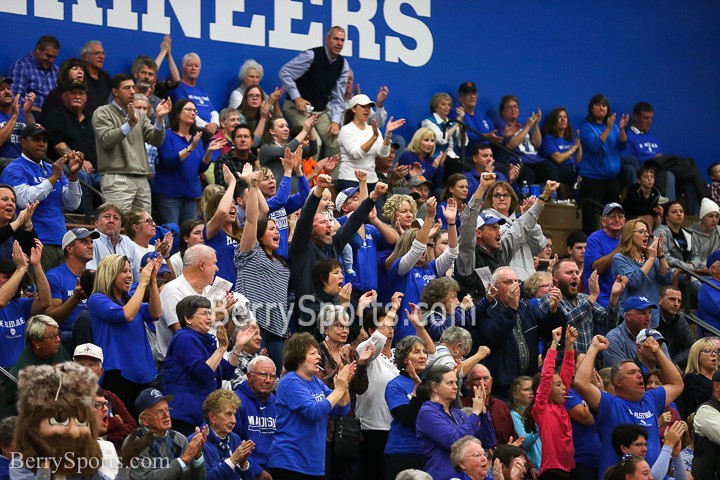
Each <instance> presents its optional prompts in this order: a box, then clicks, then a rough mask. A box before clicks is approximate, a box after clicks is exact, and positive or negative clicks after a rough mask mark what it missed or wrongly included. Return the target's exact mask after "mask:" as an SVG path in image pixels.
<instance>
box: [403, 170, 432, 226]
mask: <svg viewBox="0 0 720 480" xmlns="http://www.w3.org/2000/svg"><path fill="white" fill-rule="evenodd" d="M407 186H408V188H409V189H410V196H411V197H412V198H414V199H415V203H417V209H418V211H417V215H416V217H417V218H420V219H422V218H425V215H426V214H427V209H426V207H425V204H426V203H427V199H428V198H429V197H431V196H434V195H430V189H431V188H432V182H430V180H426V179H425V177H423V176H422V175H418V176H416V177H411V178H410V181H409V182H408V183H407Z"/></svg>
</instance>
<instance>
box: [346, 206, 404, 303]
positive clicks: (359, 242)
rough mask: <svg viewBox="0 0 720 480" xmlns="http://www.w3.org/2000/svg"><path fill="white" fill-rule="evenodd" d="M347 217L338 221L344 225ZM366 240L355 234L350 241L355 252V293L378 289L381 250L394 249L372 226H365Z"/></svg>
mask: <svg viewBox="0 0 720 480" xmlns="http://www.w3.org/2000/svg"><path fill="white" fill-rule="evenodd" d="M347 218H348V217H347V216H342V217H340V218H338V219H337V221H338V223H340V225H344V224H345V222H346V221H347ZM364 226H365V238H362V237H361V236H360V233H355V235H353V237H352V238H351V239H350V246H351V247H352V250H353V270H355V276H354V277H353V278H352V280H351V281H352V284H353V291H357V292H367V291H370V290H377V288H378V267H377V258H378V255H377V253H378V250H379V249H387V248H388V247H389V248H392V245H390V244H388V243H387V242H386V241H385V239H384V238H383V236H382V233H380V230H378V229H377V228H375V227H374V226H372V225H369V224H367V223H366V224H365V225H364Z"/></svg>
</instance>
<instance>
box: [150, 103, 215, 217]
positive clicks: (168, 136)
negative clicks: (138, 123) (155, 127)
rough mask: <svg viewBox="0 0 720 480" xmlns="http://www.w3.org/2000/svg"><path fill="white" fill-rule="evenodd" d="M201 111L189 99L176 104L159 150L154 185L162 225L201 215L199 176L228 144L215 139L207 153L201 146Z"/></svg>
mask: <svg viewBox="0 0 720 480" xmlns="http://www.w3.org/2000/svg"><path fill="white" fill-rule="evenodd" d="M195 117H197V109H196V108H195V104H194V103H193V102H191V101H190V100H188V99H183V100H180V101H179V102H177V103H175V104H174V105H173V108H172V111H171V112H170V115H169V118H170V128H169V129H167V130H166V131H165V140H164V141H163V143H162V145H160V148H159V149H158V164H157V168H156V170H155V183H154V185H153V193H154V195H155V198H154V201H155V206H156V207H157V208H156V211H157V217H158V222H160V224H161V225H164V224H166V223H175V224H176V225H180V224H181V223H182V222H184V221H185V220H188V219H193V218H195V217H196V216H197V215H196V214H197V200H198V199H199V198H200V195H201V194H202V187H201V185H200V177H199V175H200V174H201V173H202V172H204V171H205V170H207V167H208V165H210V159H211V157H212V153H213V152H215V151H217V150H220V149H221V148H222V147H223V146H224V145H225V144H226V143H227V141H226V140H225V139H222V138H218V139H216V140H213V141H212V142H211V143H210V145H208V147H207V150H206V149H205V148H204V146H203V144H202V143H200V137H201V136H202V134H201V133H200V132H198V131H197V127H196V126H195Z"/></svg>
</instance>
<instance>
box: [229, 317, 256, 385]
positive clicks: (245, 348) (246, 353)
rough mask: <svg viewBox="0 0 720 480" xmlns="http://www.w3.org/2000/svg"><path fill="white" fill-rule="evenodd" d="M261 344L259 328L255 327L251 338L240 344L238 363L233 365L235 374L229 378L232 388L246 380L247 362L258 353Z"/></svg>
mask: <svg viewBox="0 0 720 480" xmlns="http://www.w3.org/2000/svg"><path fill="white" fill-rule="evenodd" d="M261 346H262V336H261V335H260V329H259V328H257V329H255V334H254V335H253V336H252V338H251V339H250V340H249V341H247V342H246V343H245V344H244V345H241V351H240V357H239V358H238V364H237V366H236V367H235V374H234V376H233V378H232V380H231V383H230V385H231V386H232V388H233V389H237V387H238V385H240V383H241V382H244V381H245V380H247V374H248V364H249V363H250V362H251V361H252V359H253V358H255V357H257V356H259V355H260V350H261Z"/></svg>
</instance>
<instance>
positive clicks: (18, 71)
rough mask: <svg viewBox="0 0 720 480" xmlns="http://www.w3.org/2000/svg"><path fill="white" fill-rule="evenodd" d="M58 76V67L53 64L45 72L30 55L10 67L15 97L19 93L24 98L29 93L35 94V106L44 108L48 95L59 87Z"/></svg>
mask: <svg viewBox="0 0 720 480" xmlns="http://www.w3.org/2000/svg"><path fill="white" fill-rule="evenodd" d="M57 76H58V66H57V65H55V64H54V63H53V64H52V65H51V66H50V68H49V69H47V70H43V69H42V68H40V65H38V63H37V62H36V61H35V57H33V56H32V53H30V54H28V55H26V56H24V57H22V58H21V59H20V60H18V61H17V62H15V63H14V64H13V65H12V67H10V78H12V81H13V83H12V85H11V86H12V92H13V95H17V94H18V93H19V94H20V96H21V97H23V98H24V97H25V95H27V94H28V93H30V92H35V102H34V105H35V106H36V107H42V105H43V103H44V102H45V97H46V96H47V94H48V93H50V90H52V89H53V88H55V87H56V86H57Z"/></svg>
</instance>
